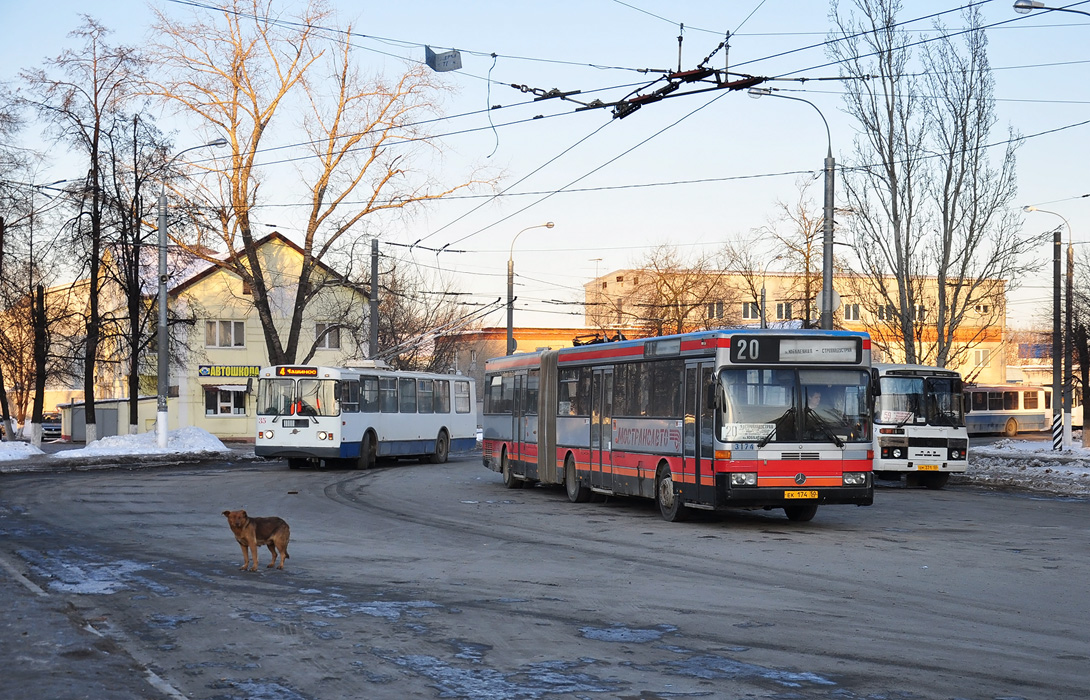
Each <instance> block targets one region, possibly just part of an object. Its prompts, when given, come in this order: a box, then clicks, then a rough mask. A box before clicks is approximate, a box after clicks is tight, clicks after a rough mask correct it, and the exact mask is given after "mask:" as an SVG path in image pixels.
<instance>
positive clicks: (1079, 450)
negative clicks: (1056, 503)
mask: <svg viewBox="0 0 1090 700" xmlns="http://www.w3.org/2000/svg"><path fill="white" fill-rule="evenodd" d="M958 480H964V481H968V482H970V483H973V484H978V485H982V486H995V487H1000V488H1015V489H1024V490H1030V491H1042V492H1045V493H1051V494H1060V495H1065V496H1090V448H1085V447H1082V439H1081V436H1080V435H1079V434H1078V433H1076V435H1075V439H1074V441H1073V444H1072V446H1071V449H1069V450H1063V451H1056V450H1053V449H1052V443H1051V442H1049V441H1047V440H999V441H998V442H995V443H994V444H992V445H990V446H988V447H970V448H969V471H968V472H966V473H965V475H964V477H962V478H961V479H958Z"/></svg>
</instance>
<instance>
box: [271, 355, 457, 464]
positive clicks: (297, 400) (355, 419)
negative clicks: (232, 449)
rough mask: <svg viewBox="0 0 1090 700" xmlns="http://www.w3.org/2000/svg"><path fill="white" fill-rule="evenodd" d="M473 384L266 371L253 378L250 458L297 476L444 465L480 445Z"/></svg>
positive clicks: (369, 371)
mask: <svg viewBox="0 0 1090 700" xmlns="http://www.w3.org/2000/svg"><path fill="white" fill-rule="evenodd" d="M476 431H477V418H476V398H475V396H474V386H473V381H472V380H471V379H470V378H469V377H465V376H463V375H450V374H431V373H426V372H404V371H394V370H390V369H389V368H384V367H382V366H374V365H372V366H366V367H352V368H338V367H318V366H313V365H278V366H275V367H266V368H264V369H262V370H261V372H260V374H259V376H258V385H257V437H256V440H255V442H254V453H255V454H257V455H258V456H261V457H280V458H285V459H287V460H288V466H289V467H291V468H292V469H297V468H299V467H300V466H302V465H304V464H306V463H307V462H311V463H316V464H318V465H319V466H335V465H336V466H346V467H350V468H358V469H367V468H370V467H371V466H373V465H374V463H375V460H376V459H377V458H379V457H420V458H425V459H428V460H430V461H431V462H433V463H437V464H438V463H441V462H445V461H447V455H448V454H449V453H450V451H451V450H454V451H462V450H470V449H474V448H475V447H476V445H477V436H476Z"/></svg>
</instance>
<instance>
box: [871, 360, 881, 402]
mask: <svg viewBox="0 0 1090 700" xmlns="http://www.w3.org/2000/svg"><path fill="white" fill-rule="evenodd" d="M870 393H871V394H873V395H874V396H881V395H882V383H881V382H880V381H878V368H876V367H871V370H870Z"/></svg>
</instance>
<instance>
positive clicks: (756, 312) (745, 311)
mask: <svg viewBox="0 0 1090 700" xmlns="http://www.w3.org/2000/svg"><path fill="white" fill-rule="evenodd" d="M742 318H744V319H746V320H749V321H756V320H757V319H759V318H761V309H760V307H759V306H758V305H757V302H755V301H744V302H742Z"/></svg>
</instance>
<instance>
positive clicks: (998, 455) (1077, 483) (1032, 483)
mask: <svg viewBox="0 0 1090 700" xmlns="http://www.w3.org/2000/svg"><path fill="white" fill-rule="evenodd" d="M1074 443H1075V445H1074V446H1073V447H1072V448H1071V449H1070V450H1067V451H1062V452H1055V451H1053V450H1052V445H1051V443H1049V442H1048V441H1047V440H1018V439H1014V440H1000V441H998V442H996V443H994V444H993V445H991V446H989V447H973V448H970V450H969V471H968V472H967V473H966V474H964V475H958V476H955V477H954V479H953V481H954V483H958V482H962V481H968V482H970V483H974V484H980V485H984V486H994V487H997V488H1014V489H1023V490H1027V491H1039V492H1042V493H1049V494H1057V495H1067V496H1090V448H1084V447H1082V446H1081V445H1082V441H1081V434H1079V433H1076V434H1075V440H1074ZM230 451H231V449H230V448H228V447H226V446H224V444H223V443H222V442H220V440H219V439H218V438H216V437H215V436H214V435H212V434H211V433H209V432H207V431H205V430H201V429H200V428H192V427H190V428H182V429H180V430H172V431H170V433H169V434H168V439H167V447H166V448H160V447H158V445H157V442H156V435H155V433H153V432H152V433H141V434H139V435H117V436H113V437H106V438H102V439H101V440H98V441H96V442H93V443H91V444H90V445H88V446H87V447H83V448H79V449H71V450H62V451H60V452H57V453H56V454H54V455H52V456H48V455H46V454H45V453H43V452H42V451H41V450H39V449H38V448H36V447H33V446H31V445H30V444H29V443H25V442H2V443H0V462H3V461H12V460H28V459H34V458H35V457H38V456H40V457H42V458H43V459H50V460H78V459H81V458H100V457H105V456H111V455H116V456H132V457H139V456H140V455H167V454H208V453H214V452H230Z"/></svg>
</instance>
